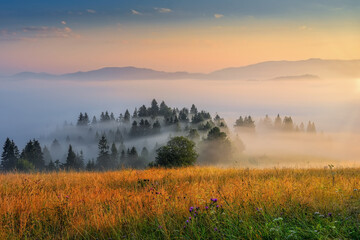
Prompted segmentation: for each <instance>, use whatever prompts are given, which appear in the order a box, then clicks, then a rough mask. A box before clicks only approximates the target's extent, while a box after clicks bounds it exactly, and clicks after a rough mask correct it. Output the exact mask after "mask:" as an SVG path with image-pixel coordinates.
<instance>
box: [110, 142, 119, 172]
mask: <svg viewBox="0 0 360 240" xmlns="http://www.w3.org/2000/svg"><path fill="white" fill-rule="evenodd" d="M110 159H111V168H115V167H116V166H117V165H118V162H119V153H118V150H117V148H116V145H115V143H114V142H113V144H112V145H111V155H110Z"/></svg>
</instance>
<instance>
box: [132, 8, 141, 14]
mask: <svg viewBox="0 0 360 240" xmlns="http://www.w3.org/2000/svg"><path fill="white" fill-rule="evenodd" d="M131 13H132V14H134V15H142V13H141V12H138V11H136V10H134V9H131Z"/></svg>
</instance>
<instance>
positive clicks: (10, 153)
mask: <svg viewBox="0 0 360 240" xmlns="http://www.w3.org/2000/svg"><path fill="white" fill-rule="evenodd" d="M18 159H19V150H18V148H17V146H16V145H15V143H14V141H11V140H10V139H9V138H6V140H5V143H4V146H3V152H2V154H1V168H2V169H3V170H4V171H10V170H13V169H15V167H16V164H17V161H18Z"/></svg>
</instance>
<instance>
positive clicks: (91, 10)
mask: <svg viewBox="0 0 360 240" xmlns="http://www.w3.org/2000/svg"><path fill="white" fill-rule="evenodd" d="M86 11H87V12H88V13H93V14H94V13H96V11H95V10H93V9H86Z"/></svg>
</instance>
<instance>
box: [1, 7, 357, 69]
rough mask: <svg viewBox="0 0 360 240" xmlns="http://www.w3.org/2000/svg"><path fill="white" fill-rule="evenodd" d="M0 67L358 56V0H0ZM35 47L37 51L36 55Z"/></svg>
mask: <svg viewBox="0 0 360 240" xmlns="http://www.w3.org/2000/svg"><path fill="white" fill-rule="evenodd" d="M0 6H1V8H0V52H1V53H2V54H1V55H0V75H1V74H12V73H16V72H21V71H49V72H52V73H64V72H69V71H77V70H91V69H94V68H99V67H104V66H124V65H125V66H127V65H133V66H139V67H149V68H155V69H159V70H169V71H177V70H179V71H180V70H184V71H197V72H198V71H199V72H204V71H205V72H206V71H212V70H216V69H219V68H222V67H228V66H240V65H246V64H251V63H256V62H259V61H266V60H283V59H287V60H297V59H304V58H312V57H318V58H337V59H339V58H340V59H354V58H360V56H359V55H360V50H359V49H360V46H359V42H360V30H359V29H360V14H359V13H360V1H359V0H313V1H310V0H252V1H244V0H222V1H220V0H218V1H216V0H198V1H189V0H143V1H139V0H121V1H119V0H102V1H100V0H72V1H70V0H63V1H51V0H47V1H45V0H36V1H29V0H26V1H25V0H11V1H5V0H1V5H0ZM34 56H36V58H34Z"/></svg>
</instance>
